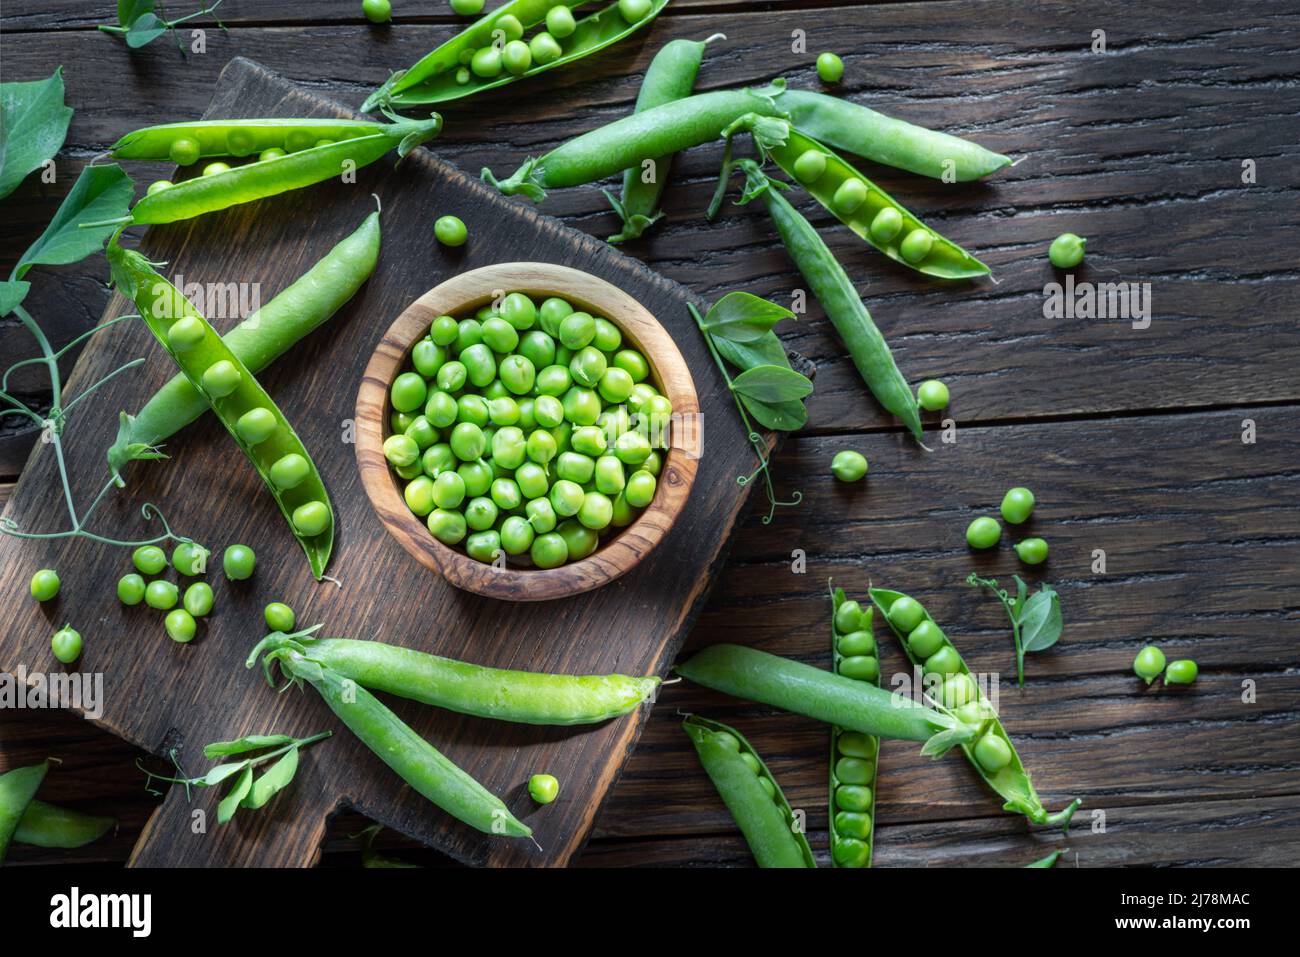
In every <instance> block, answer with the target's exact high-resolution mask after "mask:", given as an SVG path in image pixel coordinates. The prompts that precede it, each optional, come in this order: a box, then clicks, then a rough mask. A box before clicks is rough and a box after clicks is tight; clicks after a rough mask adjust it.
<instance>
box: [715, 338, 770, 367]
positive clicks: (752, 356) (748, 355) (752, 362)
mask: <svg viewBox="0 0 1300 957" xmlns="http://www.w3.org/2000/svg"><path fill="white" fill-rule="evenodd" d="M710 338H712V340H713V347H714V348H715V349H717V350H718V352H719V354H721V356H722V358H724V359H726V360H727V361H728V362H730V363H731V364H732V365H733V366H736V367H737V368H739V369H741V370H745V369H754V368H757V367H758V366H784V367H785V368H787V369H789V368H790V359H789V357H788V356H787V355H786V354H785V347H784V346H783V345H781V340H780V339H778V338H777V337H776V333H775V332H765V333H763V335H761V336H759V337H758V338H757V339H754V340H753V341H752V342H733V341H731V340H730V339H721V338H718V337H710Z"/></svg>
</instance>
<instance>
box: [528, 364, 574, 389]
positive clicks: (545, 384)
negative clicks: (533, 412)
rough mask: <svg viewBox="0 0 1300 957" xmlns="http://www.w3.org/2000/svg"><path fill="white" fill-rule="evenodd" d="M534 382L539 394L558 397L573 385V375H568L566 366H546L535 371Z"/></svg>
mask: <svg viewBox="0 0 1300 957" xmlns="http://www.w3.org/2000/svg"><path fill="white" fill-rule="evenodd" d="M535 384H536V386H537V391H538V393H539V394H540V395H545V396H552V397H559V396H562V395H564V393H566V392H568V391H569V388H570V387H571V386H572V385H573V376H571V375H569V367H568V366H562V365H552V366H546V367H545V368H544V369H542V371H541V372H539V373H537V378H536V380H535Z"/></svg>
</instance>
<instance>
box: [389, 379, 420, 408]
mask: <svg viewBox="0 0 1300 957" xmlns="http://www.w3.org/2000/svg"><path fill="white" fill-rule="evenodd" d="M428 391H429V387H428V385H427V384H426V383H425V381H424V379H423V377H421V376H420V374H419V373H418V372H403V373H402V374H401V375H399V376H398V377H397V378H396V379H394V380H393V385H392V387H391V388H390V389H389V396H390V398H391V399H392V402H393V408H394V409H396V410H397V411H398V412H414V411H415V410H416V409H418V408H420V407H421V406H422V405H424V400H425V398H426V397H427V396H428Z"/></svg>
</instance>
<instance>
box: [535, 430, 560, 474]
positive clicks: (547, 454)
mask: <svg viewBox="0 0 1300 957" xmlns="http://www.w3.org/2000/svg"><path fill="white" fill-rule="evenodd" d="M527 452H528V458H529V461H532V462H536V463H537V464H538V465H545V464H546V463H547V462H549V461H551V459H553V458H555V456H556V455H557V454H558V453H559V447H558V443H556V441H555V436H553V435H552V434H551V433H550V432H548V431H546V430H545V429H537V430H535V431H534V432H533V434H532V435H530V436H528V446H527Z"/></svg>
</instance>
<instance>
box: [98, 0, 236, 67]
mask: <svg viewBox="0 0 1300 957" xmlns="http://www.w3.org/2000/svg"><path fill="white" fill-rule="evenodd" d="M223 2H224V0H212V3H210V4H209V5H207V6H205V7H201V8H199V9H198V10H195V11H194V12H193V13H191V14H189V15H188V16H184V17H177V18H176V19H175V20H167V19H164V17H163V9H162V6H161V4H159V3H157V2H156V0H135V2H134V3H119V4H118V5H117V25H116V26H114V25H113V24H111V23H101V24H100V25H99V29H101V30H103V31H104V32H105V33H116V34H119V35H121V36H123V37H125V38H126V45H127V46H128V47H130V48H131V49H132V50H138V49H140V47H142V46H146V45H148V44H150V43H152V42H153V41H154V40H156V39H158V38H159V37H160V36H162V35H163V34H164V33H166V32H167V31H168V30H170V31H171V32H172V36H173V37H174V38H175V39H176V49H178V50H180V51H181V56H184V55H185V44H183V43H182V42H181V38H180V34H178V33H177V32H176V28H177V27H178V26H180V25H181V24H182V23H187V22H189V21H190V20H193V19H195V18H197V17H201V16H204V15H206V14H212V19H213V20H216V21H217V26H219V27H220V28H221V32H222V33H225V32H226V25H225V24H224V23H222V22H221V20H220V19H219V18H218V17H217V13H216V11H217V7H219V6H221V4H222V3H223ZM155 11H157V12H155Z"/></svg>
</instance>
